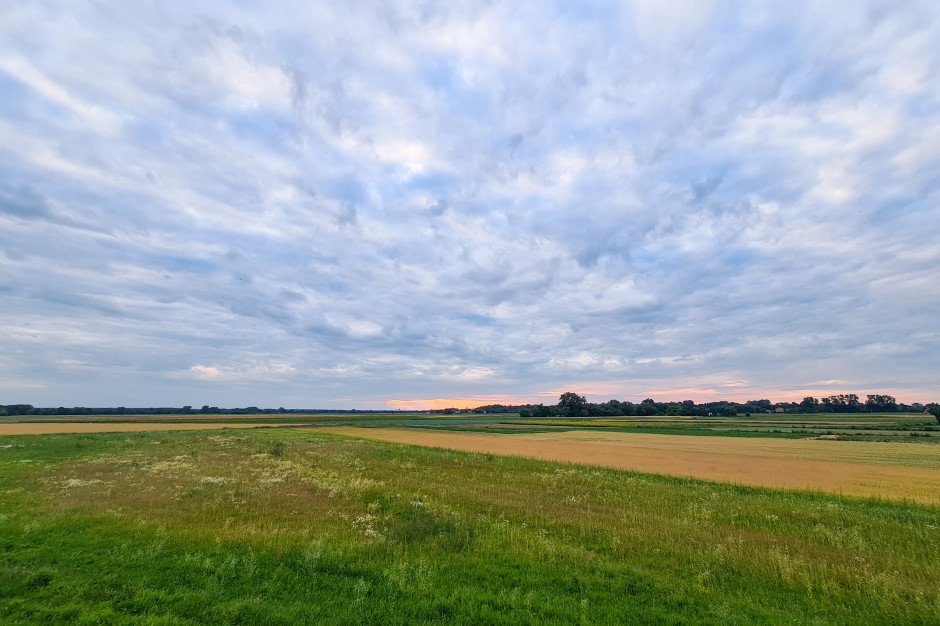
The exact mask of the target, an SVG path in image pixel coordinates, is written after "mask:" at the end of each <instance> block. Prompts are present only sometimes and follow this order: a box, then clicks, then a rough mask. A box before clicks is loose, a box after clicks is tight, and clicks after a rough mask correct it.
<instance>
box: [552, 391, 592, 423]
mask: <svg viewBox="0 0 940 626" xmlns="http://www.w3.org/2000/svg"><path fill="white" fill-rule="evenodd" d="M586 404H587V400H586V399H585V398H584V396H579V395H578V394H576V393H574V392H573V391H566V392H565V393H563V394H561V397H559V398H558V413H559V415H564V416H566V417H583V416H585V415H587V411H586V410H585V408H586V407H585V405H586Z"/></svg>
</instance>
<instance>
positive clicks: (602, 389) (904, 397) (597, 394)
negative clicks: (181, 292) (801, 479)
mask: <svg viewBox="0 0 940 626" xmlns="http://www.w3.org/2000/svg"><path fill="white" fill-rule="evenodd" d="M831 382H842V381H831ZM741 388H742V386H739V385H729V388H728V389H709V388H698V387H683V388H676V389H655V390H647V391H644V392H640V393H636V392H632V393H630V392H618V391H616V390H615V389H614V388H613V387H608V386H605V385H572V386H571V387H570V388H565V389H559V390H552V391H543V392H538V393H536V394H533V395H530V396H513V395H508V394H505V395H486V396H468V397H447V398H414V399H398V398H396V399H392V400H382V404H384V405H387V406H390V407H392V408H394V409H397V410H403V411H435V410H441V409H449V408H455V409H476V408H479V407H481V406H489V405H494V404H501V405H504V406H518V405H525V404H545V405H554V404H557V402H558V398H559V396H560V395H561V394H562V393H565V392H567V391H572V392H574V393H577V394H579V395H582V396H585V398H587V400H588V401H589V402H595V403H597V402H606V401H607V400H611V399H615V400H620V401H630V402H634V403H639V402H641V401H642V400H644V399H646V398H652V399H653V400H655V401H656V402H666V403H668V402H682V401H683V400H692V401H694V402H696V403H697V404H701V403H706V402H720V401H727V402H737V403H741V404H743V403H745V402H747V401H749V400H759V399H768V400H770V401H771V402H799V401H801V400H802V399H803V398H805V397H807V396H812V397H814V398H824V397H828V396H831V395H836V394H841V393H855V394H856V395H858V397H859V398H860V399H861V400H862V401H864V400H865V398H866V395H867V394H869V393H871V394H874V393H886V394H889V395H892V396H894V397H895V398H896V399H897V401H898V402H903V403H907V404H911V403H914V402H921V403H923V402H930V401H932V400H931V398H932V397H933V396H932V395H931V394H930V393H929V392H926V393H923V392H922V393H918V392H917V391H911V390H909V389H868V390H863V391H857V390H856V391H853V390H849V391H846V390H845V389H844V388H841V387H840V388H838V389H835V388H832V389H797V390H786V391H780V390H767V389H756V388H750V387H747V389H748V390H747V391H744V392H742V390H741Z"/></svg>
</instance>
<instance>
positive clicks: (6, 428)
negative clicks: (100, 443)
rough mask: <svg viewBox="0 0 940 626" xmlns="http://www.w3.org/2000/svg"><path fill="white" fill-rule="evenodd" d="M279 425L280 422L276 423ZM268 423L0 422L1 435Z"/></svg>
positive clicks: (125, 430) (260, 425) (233, 426)
mask: <svg viewBox="0 0 940 626" xmlns="http://www.w3.org/2000/svg"><path fill="white" fill-rule="evenodd" d="M278 426H281V424H278ZM270 427H271V426H270V425H268V424H240V423H213V424H192V423H170V424H167V423H158V422H149V423H140V424H137V423H129V422H115V423H108V422H43V423H39V424H29V423H20V424H17V423H12V424H0V436H3V435H64V434H69V433H136V432H146V431H150V430H155V431H156V430H219V429H223V428H270Z"/></svg>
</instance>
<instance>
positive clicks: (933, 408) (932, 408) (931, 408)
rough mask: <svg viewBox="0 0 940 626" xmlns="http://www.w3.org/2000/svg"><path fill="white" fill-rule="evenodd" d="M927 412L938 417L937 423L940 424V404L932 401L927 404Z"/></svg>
mask: <svg viewBox="0 0 940 626" xmlns="http://www.w3.org/2000/svg"><path fill="white" fill-rule="evenodd" d="M927 412H928V413H930V414H931V415H933V416H934V417H935V418H937V423H938V424H940V404H937V403H936V402H931V403H930V404H928V405H927Z"/></svg>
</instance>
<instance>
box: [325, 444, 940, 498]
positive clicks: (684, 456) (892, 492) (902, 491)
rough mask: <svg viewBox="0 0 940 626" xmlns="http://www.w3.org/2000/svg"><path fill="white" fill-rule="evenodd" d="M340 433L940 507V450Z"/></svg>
mask: <svg viewBox="0 0 940 626" xmlns="http://www.w3.org/2000/svg"><path fill="white" fill-rule="evenodd" d="M319 430H321V431H324V432H329V433H333V434H338V435H345V436H351V437H359V438H363V439H373V440H378V441H391V442H397V443H405V444H414V445H422V446H431V447H438V448H448V449H453V450H462V451H468V452H484V453H491V454H500V455H514V456H523V457H530V458H536V459H543V460H551V461H567V462H571V463H588V464H591V465H600V466H605V467H615V468H619V469H627V470H635V471H640V472H651V473H657V474H668V475H672V476H680V477H694V478H703V479H707V480H716V481H720V482H729V483H737V484H742V485H751V486H759V487H778V488H786V489H809V490H815V491H822V492H826V493H836V494H843V495H849V496H862V497H878V498H884V499H887V500H898V501H899V500H910V501H914V502H920V503H923V504H930V505H934V506H936V505H940V447H938V446H933V445H929V444H898V443H877V442H850V441H825V440H793V439H759V438H742V437H697V436H684V435H646V434H634V433H604V432H597V431H567V432H549V433H531V434H524V435H516V434H513V435H504V434H477V433H454V432H450V433H443V432H429V431H420V430H414V429H394V428H381V429H380V428H356V427H352V426H348V427H326V428H322V429H319Z"/></svg>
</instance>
